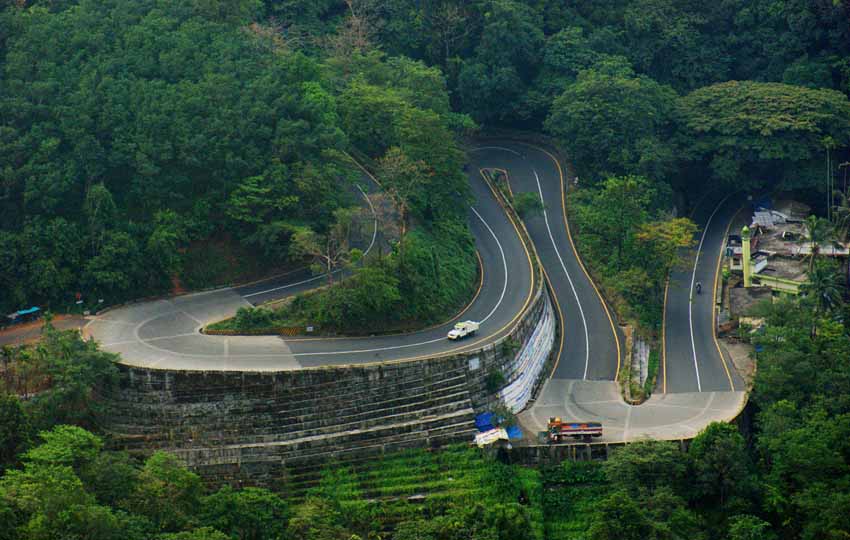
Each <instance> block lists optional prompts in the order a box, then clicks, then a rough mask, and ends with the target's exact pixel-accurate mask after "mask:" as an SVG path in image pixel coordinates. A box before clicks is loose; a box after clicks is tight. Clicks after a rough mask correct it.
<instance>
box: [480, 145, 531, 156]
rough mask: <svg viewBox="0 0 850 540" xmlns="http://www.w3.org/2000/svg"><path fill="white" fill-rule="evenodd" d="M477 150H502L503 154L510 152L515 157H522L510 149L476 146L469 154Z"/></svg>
mask: <svg viewBox="0 0 850 540" xmlns="http://www.w3.org/2000/svg"><path fill="white" fill-rule="evenodd" d="M478 150H504V151H505V152H510V153H511V154H513V155H515V156H522V154H520V153H519V152H517V151H516V150H511V149H510V148H505V147H504V146H476V147H475V148H472V149H470V151H471V152H476V151H478Z"/></svg>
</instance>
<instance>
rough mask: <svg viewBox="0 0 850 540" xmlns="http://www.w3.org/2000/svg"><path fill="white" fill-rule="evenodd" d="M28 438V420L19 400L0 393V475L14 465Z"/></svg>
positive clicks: (29, 434)
mask: <svg viewBox="0 0 850 540" xmlns="http://www.w3.org/2000/svg"><path fill="white" fill-rule="evenodd" d="M30 436H31V433H30V427H29V420H28V419H27V417H26V415H25V414H24V409H23V407H21V402H20V400H19V399H18V398H17V397H16V396H14V395H11V394H8V393H6V392H0V473H2V472H3V471H4V470H6V469H7V468H8V467H10V466H12V465H14V464H15V463H16V461H17V456H18V454H19V453H21V451H23V449H24V448H25V447H26V445H27V444H28V443H29V438H30Z"/></svg>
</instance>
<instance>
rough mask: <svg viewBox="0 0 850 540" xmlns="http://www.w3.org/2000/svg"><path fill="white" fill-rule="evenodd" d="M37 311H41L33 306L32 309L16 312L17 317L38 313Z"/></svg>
mask: <svg viewBox="0 0 850 540" xmlns="http://www.w3.org/2000/svg"><path fill="white" fill-rule="evenodd" d="M38 311H41V309H40V308H37V307H35V306H33V307H31V308H29V309H20V310H18V315H30V314H31V313H36V312H38Z"/></svg>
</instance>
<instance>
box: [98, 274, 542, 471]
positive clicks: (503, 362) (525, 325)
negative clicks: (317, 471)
mask: <svg viewBox="0 0 850 540" xmlns="http://www.w3.org/2000/svg"><path fill="white" fill-rule="evenodd" d="M552 317H554V313H553V309H552V304H551V301H550V300H549V294H548V291H546V289H545V288H542V287H541V288H539V289H538V290H537V293H536V297H535V298H534V301H533V302H532V303H531V305H530V306H529V308H528V309H527V311H526V313H525V314H524V316H523V317H521V318H520V320H519V321H518V322H517V324H516V326H515V327H514V329H513V331H512V332H511V333H510V335H509V336H505V337H504V338H502V339H501V340H499V341H497V342H496V343H494V344H492V345H488V346H486V347H483V348H481V349H478V350H475V351H472V352H469V353H464V354H458V355H453V356H446V357H439V358H431V359H422V360H412V361H399V362H392V363H383V364H370V365H363V366H344V367H327V368H315V369H304V370H298V371H280V372H238V371H177V370H162V369H148V368H139V367H131V366H125V365H120V366H119V371H120V377H119V383H118V384H117V385H116V386H114V387H111V388H102V389H101V390H100V395H99V399H100V401H101V404H102V405H103V407H102V413H101V415H100V417H99V422H100V424H101V427H102V428H103V430H104V431H105V432H106V433H108V434H109V435H110V441H111V444H112V446H114V447H117V448H124V449H127V450H129V451H131V452H137V453H142V454H146V453H149V452H151V451H153V450H156V449H164V450H167V451H170V452H173V453H175V454H177V455H179V456H180V457H181V458H182V459H183V460H184V461H185V462H186V463H187V464H188V465H189V466H190V467H191V468H193V469H194V470H195V471H197V472H198V473H199V474H201V475H202V476H203V477H204V478H205V479H206V480H207V481H208V482H209V483H210V484H212V485H220V484H223V483H231V484H234V485H262V486H267V487H272V488H282V486H284V485H285V479H286V477H287V476H288V474H289V471H291V470H292V469H293V468H294V467H303V466H305V465H315V464H316V463H319V462H323V461H326V460H329V459H334V460H340V459H356V458H360V457H365V456H370V455H374V454H380V453H383V452H388V451H396V450H400V449H404V448H410V447H423V446H438V445H441V444H444V443H447V442H456V441H471V440H472V437H473V434H474V425H473V422H472V420H473V416H474V414H475V413H476V412H480V411H483V410H486V409H487V408H488V407H490V406H492V405H493V404H494V403H495V402H497V401H498V397H497V396H498V391H499V390H500V389H496V391H491V389H488V385H487V377H488V374H490V373H491V372H493V371H496V370H497V371H499V372H501V373H502V374H503V375H504V378H505V383H504V385H503V387H505V386H508V385H510V384H512V383H514V382H515V381H517V380H518V379H519V378H520V377H522V376H523V369H524V367H525V366H524V365H523V363H522V361H521V360H522V358H521V355H520V354H519V351H521V350H522V349H523V345H524V344H525V343H526V342H528V340H529V339H530V338H531V336H532V334H533V333H534V331H535V329H536V328H537V327H538V325H541V326H543V325H544V324H547V322H546V321H547V320H551V318H552ZM538 334H539V332H538ZM512 345H518V346H519V347H518V348H517V347H516V346H512ZM546 346H548V348H550V349H552V346H551V343H550V342H548V341H547V342H546ZM551 353H552V351H551V350H550V351H548V354H550V355H551ZM541 376H543V375H542V374H541Z"/></svg>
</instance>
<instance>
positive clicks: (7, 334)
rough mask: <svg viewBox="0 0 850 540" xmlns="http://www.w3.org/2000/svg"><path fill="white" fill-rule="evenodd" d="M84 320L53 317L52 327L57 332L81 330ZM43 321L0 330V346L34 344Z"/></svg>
mask: <svg viewBox="0 0 850 540" xmlns="http://www.w3.org/2000/svg"><path fill="white" fill-rule="evenodd" d="M86 322H87V321H86V318H85V317H83V316H81V315H54V317H53V326H54V327H56V328H57V329H58V330H81V329H82V328H83V326H85V324H86ZM42 326H44V320H43V319H40V320H38V321H33V322H29V323H26V324H17V325H15V326H10V327H8V328H4V329H3V330H0V345H25V344H27V343H34V342H36V341H38V340H39V339H40V338H41V327H42Z"/></svg>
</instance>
